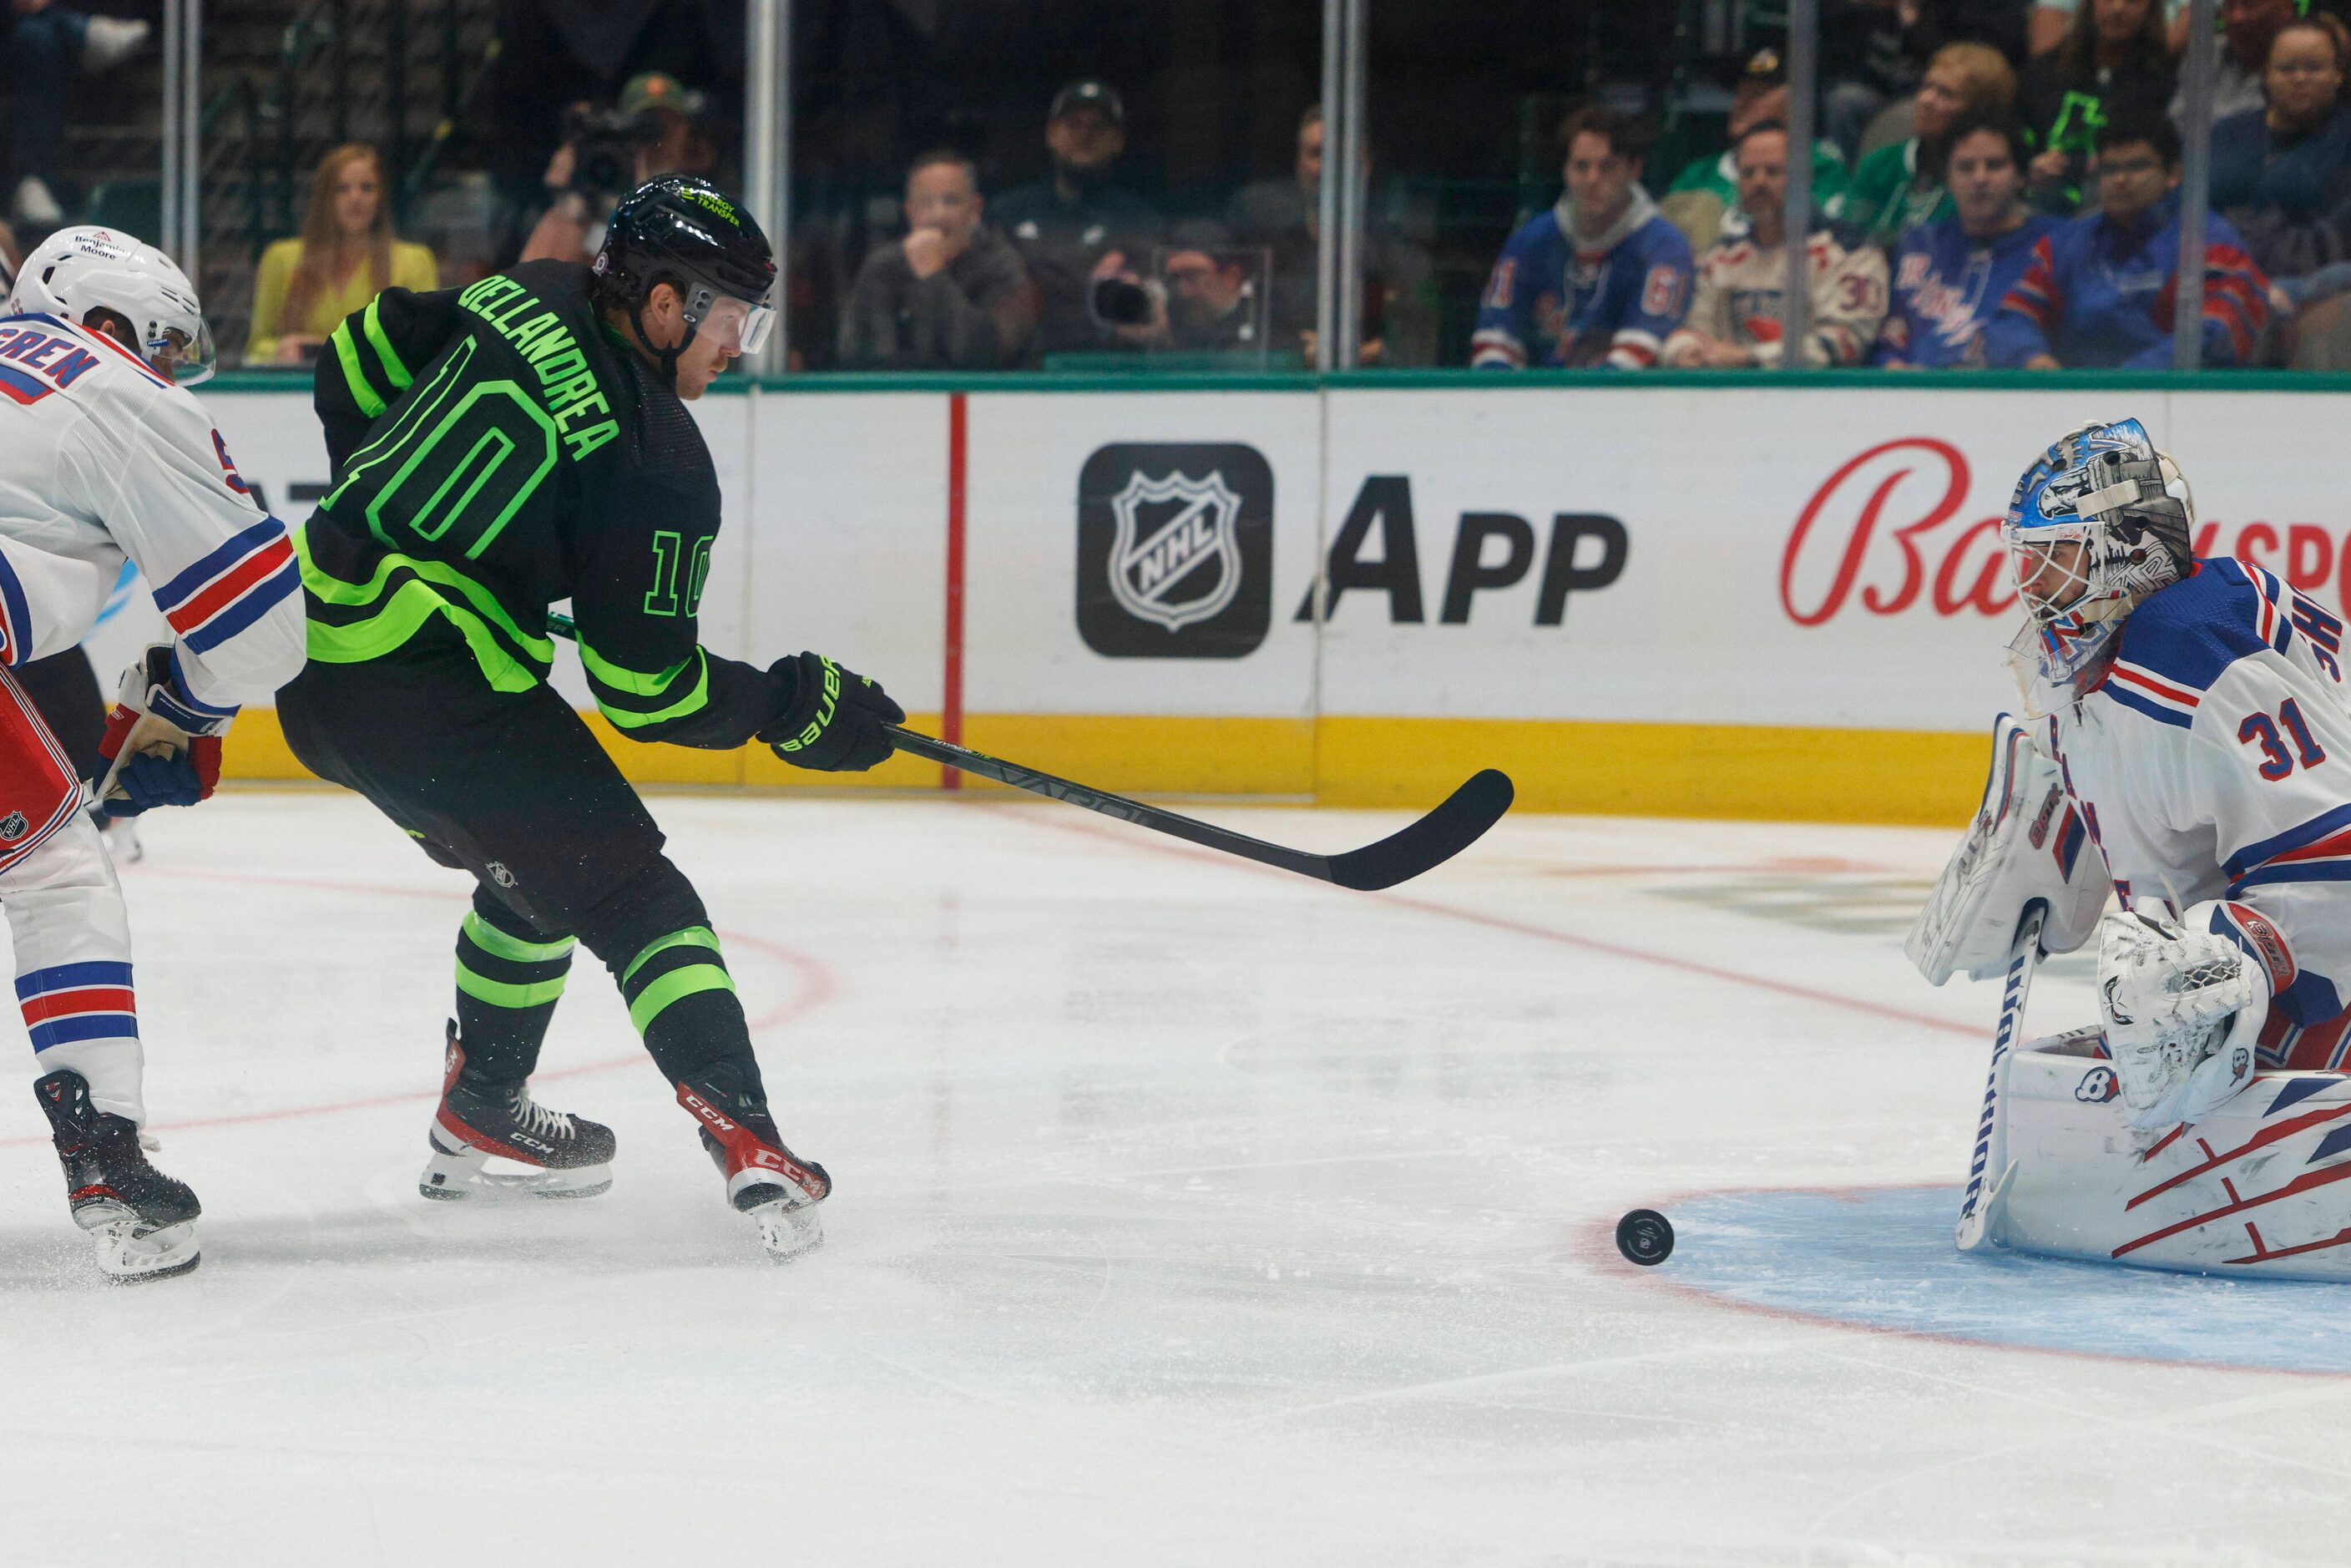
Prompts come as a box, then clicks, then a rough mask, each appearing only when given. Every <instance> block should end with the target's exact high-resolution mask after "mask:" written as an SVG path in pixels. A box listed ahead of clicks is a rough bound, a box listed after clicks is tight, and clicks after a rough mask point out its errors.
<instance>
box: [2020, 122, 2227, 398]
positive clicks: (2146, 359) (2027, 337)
mask: <svg viewBox="0 0 2351 1568" xmlns="http://www.w3.org/2000/svg"><path fill="white" fill-rule="evenodd" d="M2097 172H2098V210H2097V211H2095V212H2092V213H2085V214H2083V215H2082V216H2080V217H2078V218H2075V219H2074V220H2073V221H2072V222H2070V223H2067V224H2065V225H2063V226H2062V227H2060V228H2058V229H2057V230H2056V232H2054V233H2053V234H2051V235H2046V236H2044V237H2043V239H2042V240H2041V241H2040V242H2039V243H2038V244H2037V245H2035V246H2033V247H2032V261H2031V262H2030V263H2029V264H2028V265H2027V266H2026V267H2025V269H2024V276H2023V277H2022V278H2020V279H2018V280H2017V284H2016V287H2013V288H2011V289H2010V290H2009V291H2008V298H2005V299H2003V300H2001V306H2000V313H1999V314H1998V315H1997V316H1995V317H1994V318H1993V319H1992V321H1991V325H1990V326H1989V327H1987V328H1986V329H1984V346H1985V349H1986V350H1987V351H1988V354H1989V357H1990V358H1991V362H1992V363H1993V364H1995V365H2001V366H2020V365H2021V366H2022V367H2023V368H2024V369H2026V370H2029V371H2043V370H2058V369H2061V368H2065V367H2071V366H2082V365H2088V366H2096V367H2101V368H2112V367H2117V366H2120V367H2127V368H2130V369H2135V370H2161V369H2164V368H2166V367H2168V365H2169V364H2170V363H2171V331H2172V310H2173V307H2174V304H2175V300H2176V296H2177V292H2178V272H2179V131H2176V130H2174V129H2173V128H2172V124H2171V121H2170V120H2168V119H2167V118H2165V116H2164V114H2163V112H2162V110H2160V109H2156V110H2142V111H2141V112H2140V113H2139V114H2138V115H2137V116H2136V117H2130V118H2125V119H2119V120H2109V121H2108V122H2107V124H2106V126H2105V130H2103V131H2100V132H2099V135H2098V171H2097ZM2210 224H2211V226H2210V229H2209V230H2208V231H2207V239H2206V244H2205V248H2204V267H2205V274H2204V289H2203V318H2204V324H2203V340H2204V363H2206V364H2208V365H2242V364H2245V363H2247V362H2248V361H2251V360H2252V355H2253V350H2254V348H2255V345H2256V344H2257V343H2258V342H2259V341H2260V340H2261V337H2262V329H2264V328H2265V327H2266V326H2267V324H2268V321H2269V279H2268V278H2266V277H2262V269H2261V268H2260V267H2257V266H2255V265H2254V263H2253V258H2252V256H2248V255H2247V254H2246V253H2245V249H2244V246H2243V244H2242V243H2241V241H2240V240H2239V238H2238V236H2237V231H2236V230H2235V229H2234V228H2232V227H2231V226H2230V225H2229V223H2228V220H2226V219H2225V218H2221V217H2220V216H2218V215H2215V216H2213V217H2212V219H2211V220H2210Z"/></svg>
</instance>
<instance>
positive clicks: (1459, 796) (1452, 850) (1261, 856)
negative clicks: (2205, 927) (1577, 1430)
mask: <svg viewBox="0 0 2351 1568" xmlns="http://www.w3.org/2000/svg"><path fill="white" fill-rule="evenodd" d="M547 622H548V627H547V629H548V630H549V632H552V633H554V634H555V635H556V636H558V637H563V638H567V639H571V640H575V641H576V640H577V635H578V634H577V632H575V631H574V629H573V627H572V624H571V621H570V619H569V617H568V616H563V615H549V617H548V618H547ZM884 733H886V734H887V735H888V736H889V737H890V744H891V745H893V746H894V747H897V748H898V749H899V750H901V751H904V752H906V753H908V754H909V755H911V756H914V757H920V758H925V759H926V760H928V761H932V762H936V763H940V764H942V765H944V766H946V767H948V768H961V769H962V770H963V771H964V772H966V773H973V774H977V775H978V776H979V777H980V778H982V779H994V780H996V782H998V783H999V784H1009V785H1011V786H1012V787H1013V788H1014V789H1026V790H1028V791H1029V793H1030V794H1033V795H1042V796H1044V797H1045V798H1046V799H1047V800H1061V801H1064V802H1066V803H1068V804H1070V805H1072V806H1082V807H1084V808H1085V809H1086V810H1089V811H1099V812H1101V813H1102V815H1103V816H1105V817H1116V818H1117V819H1118V820H1119V821H1123V822H1133V823H1134V825H1135V826H1137V827H1139V828H1149V829H1151V830H1152V831H1155V832H1161V833H1165V834H1167V835H1169V836H1170V837H1171V838H1178V839H1182V840H1184V841H1186V843H1194V844H1198V845H1199V846H1200V847H1201V848H1203V849H1210V850H1216V851H1218V852H1222V853H1225V854H1228V855H1238V856H1239V857H1240V858H1241V859H1243V860H1248V861H1255V862H1257V863H1258V864H1259V865H1270V866H1274V867H1277V868H1278V869H1280V870H1282V871H1287V872H1295V873H1298V874H1299V875H1300V876H1311V877H1313V878H1314V879H1315V880H1316V881H1318V882H1328V883H1336V884H1337V885H1338V886H1341V887H1346V888H1353V889H1354V890H1356V891H1357V892H1361V893H1374V892H1377V891H1378V890H1379V889H1381V888H1384V887H1394V886H1395V885H1396V883H1400V882H1409V881H1411V880H1412V879H1413V878H1414V877H1416V876H1418V875H1420V873H1423V872H1425V871H1429V870H1432V869H1434V868H1435V867H1437V866H1440V865H1442V864H1444V863H1445V862H1447V861H1449V860H1451V859H1452V858H1453V857H1454V856H1455V855H1458V854H1459V853H1460V852H1462V851H1463V850H1466V849H1468V847H1469V846H1470V845H1471V844H1474V843H1476V842H1477V841H1479V838H1481V837H1483V836H1484V834H1485V831H1486V830H1487V829H1489V828H1490V827H1492V826H1493V825H1494V824H1495V823H1496V822H1498V821H1501V818H1502V813H1503V812H1505V811H1507V810H1510V800H1511V796H1512V789H1511V786H1510V776H1509V775H1508V774H1506V773H1503V772H1501V771H1500V770H1499V769H1498V768H1482V769H1480V770H1479V771H1478V772H1477V773H1474V774H1472V775H1470V777H1469V778H1468V780H1467V781H1465V782H1464V783H1463V784H1462V785H1461V787H1460V788H1459V789H1456V790H1454V791H1453V793H1452V794H1450V795H1448V796H1447V797H1446V798H1445V800H1444V802H1443V803H1442V804H1440V805H1439V806H1438V807H1437V809H1436V810H1433V811H1431V812H1429V813H1428V814H1427V815H1426V816H1424V817H1422V818H1421V819H1420V820H1419V821H1416V822H1412V823H1409V824H1407V825H1406V826H1405V828H1403V829H1402V830H1401V831H1397V832H1395V833H1391V834H1389V835H1388V836H1387V837H1386V838H1384V839H1382V840H1380V841H1378V842H1377V843H1373V844H1366V845H1364V847H1363V848H1362V849H1359V850H1349V851H1347V852H1345V853H1343V854H1335V855H1318V854H1311V853H1309V852H1306V851H1304V850H1293V849H1289V848H1287V847H1285V846H1283V845H1281V844H1270V843H1268V842H1266V841H1264V840H1263V839H1253V838H1250V837H1249V835H1248V834H1246V833H1236V832H1233V831H1230V830H1228V829H1225V828H1218V827H1214V826H1211V825H1210V824H1208V823H1207V822H1203V821H1198V820H1197V819H1196V818H1192V817H1186V816H1184V815H1182V814H1180V813H1178V812H1175V811H1167V810H1161V809H1160V808H1158V807H1156V806H1146V805H1144V803H1143V802H1142V801H1140V800H1128V799H1127V798H1126V797H1125V796H1123V795H1113V794H1112V793H1111V792H1110V791H1108V790H1107V789H1093V788H1092V787H1090V786H1088V785H1084V784H1079V783H1076V782H1073V781H1072V780H1071V779H1061V778H1056V777H1055V776H1054V775H1052V774H1050V773H1040V772H1039V771H1038V770H1037V769H1036V768H1024V767H1022V766H1021V765H1020V764H1019V763H1017V762H1007V761H1005V760H1003V759H1002V758H996V757H990V756H988V755H987V753H986V752H983V751H973V750H970V749H969V748H967V747H961V746H956V745H954V744H952V743H950V742H948V741H944V740H939V739H936V738H935V737H931V736H927V735H920V734H917V733H915V732H914V730H911V729H904V728H901V727H899V726H897V725H888V726H885V727H884ZM2035 929H2036V930H2037V929H2038V928H2037V927H2036V928H2035Z"/></svg>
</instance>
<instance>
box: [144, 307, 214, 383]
mask: <svg viewBox="0 0 2351 1568" xmlns="http://www.w3.org/2000/svg"><path fill="white" fill-rule="evenodd" d="M146 336H147V344H146V356H145V357H146V360H147V364H148V368H149V369H151V370H152V371H154V372H155V373H156V374H157V375H159V376H161V377H162V378H163V379H164V380H165V381H167V382H171V383H172V384H173V385H174V386H183V387H192V386H194V385H195V384H196V383H197V382H202V381H208V380H210V379H211V377H212V373H213V371H214V370H216V369H218V368H219V363H220V361H219V358H218V356H217V355H216V354H215V353H214V349H213V329H211V328H210V327H208V326H206V325H205V324H204V322H202V321H198V322H197V323H196V332H195V336H194V337H193V338H191V337H189V336H188V334H187V332H186V331H185V329H182V328H179V327H162V326H157V325H154V324H152V323H151V324H150V325H149V326H148V329H147V334H146Z"/></svg>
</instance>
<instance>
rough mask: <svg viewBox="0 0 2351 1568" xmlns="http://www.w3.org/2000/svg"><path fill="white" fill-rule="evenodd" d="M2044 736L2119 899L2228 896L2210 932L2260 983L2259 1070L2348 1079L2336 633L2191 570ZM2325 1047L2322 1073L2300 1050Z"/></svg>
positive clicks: (2349, 979)
mask: <svg viewBox="0 0 2351 1568" xmlns="http://www.w3.org/2000/svg"><path fill="white" fill-rule="evenodd" d="M2049 731H2050V738H2051V741H2052V743H2053V747H2054V750H2055V753H2056V756H2057V758H2058V765H2059V767H2060V768H2061V769H2062V770H2063V774H2064V781H2065V788H2066V790H2067V792H2068V793H2069V794H2071V795H2072V796H2073V797H2074V800H2076V802H2077V803H2078V804H2079V805H2080V807H2081V810H2082V815H2083V819H2084V821H2085V822H2086V823H2087V824H2088V826H2089V830H2090V834H2091V836H2092V838H2093V839H2095V841H2096V842H2097V844H2098V846H2099V847H2100V848H2101V849H2102V850H2103V851H2105V857H2106V866H2107V869H2108V871H2109V872H2110V873H2111V874H2112V875H2113V877H2114V880H2115V888H2116V892H2117V893H2118V894H2121V895H2122V896H2123V898H2124V899H2125V900H2126V901H2127V900H2128V899H2130V898H2132V897H2134V896H2140V897H2144V896H2148V895H2152V896H2154V897H2156V898H2159V899H2162V900H2165V901H2166V902H2168V903H2169V904H2171V905H2172V907H2173V910H2174V912H2175V913H2179V912H2182V911H2184V910H2185V909H2186V908H2187V907H2188V906H2189V905H2190V904H2200V903H2203V902H2204V901H2206V900H2208V899H2219V900H2222V901H2224V902H2222V903H2221V904H2220V906H2219V908H2218V909H2217V910H2215V911H2214V913H2213V915H2212V916H2211V922H2210V929H2211V931H2212V932H2213V933H2214V934H2215V935H2217V936H2223V937H2226V938H2227V939H2229V940H2230V941H2232V942H2234V943H2235V944H2237V946H2240V947H2241V948H2243V949H2244V951H2245V952H2246V953H2247V954H2248V955H2249V956H2251V957H2252V960H2253V961H2254V962H2256V963H2258V964H2260V965H2261V966H2262V968H2263V969H2264V970H2266V971H2267V973H2268V975H2269V977H2270V985H2271V994H2272V997H2273V1002H2272V1013H2271V1018H2270V1027H2269V1028H2268V1029H2267V1030H2264V1031H2263V1032H2262V1051H2261V1054H2262V1058H2263V1059H2264V1062H2265V1064H2266V1065H2269V1066H2273V1067H2274V1066H2280V1065H2286V1064H2288V1059H2289V1058H2292V1059H2293V1060H2292V1061H2291V1065H2293V1066H2295V1067H2340V1066H2341V1065H2342V1062H2341V1061H2340V1058H2341V1055H2342V1050H2341V1036H2342V1034H2343V1032H2344V1031H2343V1030H2342V1028H2341V1025H2340V1023H2339V1022H2338V1021H2337V1020H2339V1019H2340V1018H2341V1015H2342V1014H2343V1013H2344V1011H2345V1009H2346V1006H2351V707H2346V689H2345V687H2344V685H2343V622H2341V621H2339V620H2337V619H2336V618H2335V616H2334V615H2332V614H2330V613H2329V612H2326V611H2325V610H2324V609H2322V608H2320V607H2319V606H2318V605H2317V604H2315V603H2314V602H2312V601H2310V600H2308V599H2306V598H2304V596H2303V595H2301V594H2299V593H2297V592H2294V591H2292V590H2291V589H2288V588H2287V587H2286V586H2285V585H2284V584H2283V583H2282V582H2280V581H2279V580H2277V579H2276V578H2275V577H2273V576H2272V575H2271V574H2270V573H2268V572H2267V571H2264V570H2261V569H2260V568H2258V567H2253V568H2247V567H2245V566H2242V565H2240V564H2239V563H2238V562H2236V561H2234V560H2230V559H2215V560H2199V561H2198V562H2197V563H2196V567H2195V570H2194V571H2193V573H2192V574H2191V575H2190V576H2189V577H2188V578H2186V579H2185V580H2181V581H2179V582H2176V583H2174V584H2172V585H2171V586H2170V587H2168V588H2166V589H2163V590H2161V591H2158V592H2156V593H2154V594H2151V595H2149V596H2148V597H2147V599H2146V600H2145V601H2143V602H2141V603H2140V604H2139V606H2138V607H2137V609H2136V610H2134V611H2133V612H2131V615H2130V618H2129V619H2128V620H2126V621H2125V622H2123V627H2122V632H2121V635H2120V637H2119V638H2118V639H2117V648H2116V656H2115V659H2114V662H2113V663H2112V664H2111V665H2109V666H2108V668H2107V671H2106V673H2105V675H2104V676H2102V677H2101V678H2100V679H2099V681H2098V684H2097V685H2095V687H2094V688H2093V689H2091V690H2090V691H2089V692H2088V693H2087V694H2085V695H2083V696H2082V697H2081V699H2080V700H2079V701H2078V702H2075V703H2072V704H2068V705H2065V706H2064V707H2062V708H2061V709H2060V710H2059V711H2058V712H2056V713H2054V714H2053V715H2052V716H2050V719H2049ZM2328 1025H2334V1026H2335V1027H2333V1028H2332V1029H2322V1026H2328ZM2314 1031H2317V1032H2318V1033H2319V1034H2321V1035H2322V1036H2323V1040H2322V1039H2309V1038H2306V1037H2309V1036H2311V1035H2312V1034H2313V1032H2314ZM2320 1043H2324V1044H2325V1047H2326V1049H2325V1051H2322V1052H2320V1053H2319V1055H2320V1056H2321V1057H2323V1058H2324V1060H2315V1059H2314V1057H2313V1053H2312V1052H2311V1051H2309V1050H2307V1049H2301V1050H2297V1046H2305V1047H2306V1046H2308V1045H2314V1044H2320Z"/></svg>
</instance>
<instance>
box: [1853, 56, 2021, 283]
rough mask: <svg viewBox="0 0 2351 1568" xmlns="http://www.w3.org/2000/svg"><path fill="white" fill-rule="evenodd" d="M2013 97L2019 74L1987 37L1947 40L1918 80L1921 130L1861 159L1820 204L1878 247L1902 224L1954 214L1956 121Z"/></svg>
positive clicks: (1996, 108)
mask: <svg viewBox="0 0 2351 1568" xmlns="http://www.w3.org/2000/svg"><path fill="white" fill-rule="evenodd" d="M2015 100H2016V73H2015V72H2014V71H2013V70H2011V69H2010V68H2009V64H2008V61H2007V60H2006V59H2005V58H2004V57H2002V56H2001V52H2000V51H1999V50H1998V49H1995V48H1993V47H1991V45H1989V44H1946V45H1944V46H1943V47H1941V48H1940V49H1938V50H1937V51H1936V52H1935V57H1934V58H1933V59H1932V60H1929V61H1928V63H1927V78H1926V80H1924V81H1922V82H1920V83H1919V84H1918V96H1917V131H1918V133H1917V135H1916V136H1913V137H1912V138H1910V140H1909V141H1896V142H1888V143H1887V144H1886V146H1883V147H1881V148H1879V149H1878V150H1877V151H1876V152H1872V153H1871V154H1870V155H1869V156H1868V157H1866V158H1865V159H1863V160H1862V161H1861V165H1860V167H1858V168H1856V169H1855V171H1854V172H1853V177H1852V178H1851V179H1849V180H1847V181H1846V182H1845V184H1844V190H1842V191H1839V192H1838V193H1836V194H1835V195H1834V196H1833V197H1831V198H1830V199H1829V200H1828V201H1826V202H1824V203H1823V204H1822V210H1823V211H1824V212H1826V213H1827V214H1828V215H1829V216H1830V218H1832V219H1833V220H1834V221H1835V222H1837V223H1840V224H1844V225H1847V226H1848V227H1849V228H1850V229H1851V230H1852V231H1853V232H1854V233H1855V234H1858V235H1862V236H1863V237H1865V239H1867V240H1868V242H1869V243H1870V244H1872V245H1875V246H1883V247H1888V248H1890V247H1891V246H1893V245H1894V244H1895V242H1896V240H1898V239H1899V238H1900V237H1901V236H1902V234H1903V232H1904V231H1905V230H1907V229H1908V228H1910V227H1912V226H1913V225H1917V224H1924V223H1932V222H1934V221H1935V220H1937V219H1939V218H1948V217H1949V216H1950V215H1951V212H1952V207H1951V195H1950V192H1949V189H1948V187H1947V185H1946V183H1945V181H1944V168H1943V166H1944V162H1945V161H1946V160H1947V159H1949V156H1950V151H1951V135H1950V133H1951V127H1952V125H1953V123H1954V122H1956V121H1957V120H1959V117H1960V116H1962V115H1967V114H1973V115H1984V114H2005V113H2006V112H2007V111H2008V108H2009V106H2010V105H2011V103H2013V102H2014V101H2015Z"/></svg>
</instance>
